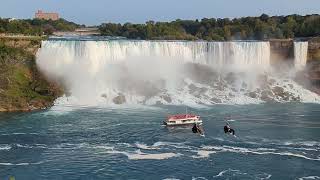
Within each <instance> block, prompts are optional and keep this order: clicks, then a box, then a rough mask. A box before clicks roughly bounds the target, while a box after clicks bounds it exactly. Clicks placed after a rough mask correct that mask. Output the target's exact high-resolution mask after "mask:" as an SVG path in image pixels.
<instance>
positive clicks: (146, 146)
mask: <svg viewBox="0 0 320 180" xmlns="http://www.w3.org/2000/svg"><path fill="white" fill-rule="evenodd" d="M135 145H136V146H137V148H139V149H159V147H157V146H155V145H153V146H148V145H146V144H142V143H135Z"/></svg>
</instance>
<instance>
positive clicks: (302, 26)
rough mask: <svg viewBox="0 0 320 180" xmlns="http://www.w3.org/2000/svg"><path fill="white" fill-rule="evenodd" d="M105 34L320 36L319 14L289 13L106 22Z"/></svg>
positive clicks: (254, 37)
mask: <svg viewBox="0 0 320 180" xmlns="http://www.w3.org/2000/svg"><path fill="white" fill-rule="evenodd" d="M99 29H100V31H101V34H102V35H106V36H122V37H126V38H130V39H154V40H156V39H167V40H170V39H171V40H209V41H211V40H215V41H226V40H263V39H272V38H276V39H284V38H295V37H312V36H320V15H306V16H300V15H289V16H271V17H270V16H268V15H266V14H262V15H261V16H259V17H242V18H234V19H229V18H223V19H215V18H210V19H208V18H203V19H201V20H195V21H194V20H180V19H177V20H175V21H172V22H154V21H148V22H146V23H145V24H132V23H125V24H115V23H104V24H101V25H100V26H99Z"/></svg>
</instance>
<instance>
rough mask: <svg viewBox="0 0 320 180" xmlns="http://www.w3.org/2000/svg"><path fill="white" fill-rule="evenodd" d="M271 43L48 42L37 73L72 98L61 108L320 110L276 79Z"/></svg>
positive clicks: (306, 94)
mask: <svg viewBox="0 0 320 180" xmlns="http://www.w3.org/2000/svg"><path fill="white" fill-rule="evenodd" d="M269 61H270V44H269V42H241V41H239V42H189V41H130V40H112V41H63V40H62V41H51V40H49V41H43V43H42V47H41V49H40V50H39V52H38V54H37V65H38V67H39V68H40V70H41V71H42V72H43V73H44V74H46V75H47V77H48V78H50V79H53V80H56V81H59V82H60V83H62V84H63V85H64V87H65V89H66V90H67V94H69V95H70V96H68V97H66V96H65V97H62V98H60V99H59V100H58V102H57V103H63V104H65V103H70V104H81V105H110V104H216V103H225V104H247V103H260V102H265V101H275V102H287V101H308V102H317V101H319V97H318V96H317V95H316V94H313V93H311V92H309V91H308V90H306V89H304V88H302V87H301V86H299V85H298V84H296V83H295V82H294V81H292V80H290V79H285V78H279V77H276V76H273V75H272V74H273V73H271V70H270V67H269V64H270V62H269Z"/></svg>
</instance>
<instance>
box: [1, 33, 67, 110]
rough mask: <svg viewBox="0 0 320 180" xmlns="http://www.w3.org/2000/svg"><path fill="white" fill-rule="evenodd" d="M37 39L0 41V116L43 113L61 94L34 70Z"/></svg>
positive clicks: (7, 39) (3, 39)
mask: <svg viewBox="0 0 320 180" xmlns="http://www.w3.org/2000/svg"><path fill="white" fill-rule="evenodd" d="M40 45H41V38H28V39H24V38H0V112H4V111H29V110H35V109H44V108H46V107H49V106H51V105H52V103H53V101H54V100H55V99H56V97H57V96H59V95H60V94H61V92H62V91H61V90H60V88H59V87H58V86H57V85H56V84H54V83H50V82H48V81H47V80H46V79H45V78H44V77H43V75H42V74H41V73H40V72H39V71H38V70H37V67H36V63H35V54H36V52H37V50H38V48H39V47H40Z"/></svg>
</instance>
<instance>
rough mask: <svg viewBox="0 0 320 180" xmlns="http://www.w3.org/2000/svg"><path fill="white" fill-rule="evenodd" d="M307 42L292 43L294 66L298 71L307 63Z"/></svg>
mask: <svg viewBox="0 0 320 180" xmlns="http://www.w3.org/2000/svg"><path fill="white" fill-rule="evenodd" d="M307 56H308V41H306V42H294V65H295V68H296V69H298V70H301V69H303V68H304V67H305V66H306V63H307Z"/></svg>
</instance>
